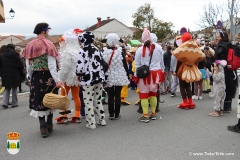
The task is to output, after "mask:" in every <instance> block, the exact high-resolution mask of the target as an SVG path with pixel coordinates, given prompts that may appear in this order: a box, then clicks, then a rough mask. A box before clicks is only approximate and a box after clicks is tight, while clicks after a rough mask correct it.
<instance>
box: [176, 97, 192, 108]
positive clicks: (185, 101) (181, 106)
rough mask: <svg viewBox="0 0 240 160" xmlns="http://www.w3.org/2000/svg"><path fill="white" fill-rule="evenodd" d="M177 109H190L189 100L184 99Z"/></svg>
mask: <svg viewBox="0 0 240 160" xmlns="http://www.w3.org/2000/svg"><path fill="white" fill-rule="evenodd" d="M177 107H178V108H181V109H189V104H188V100H187V99H183V102H182V103H180V104H179V105H178V106H177Z"/></svg>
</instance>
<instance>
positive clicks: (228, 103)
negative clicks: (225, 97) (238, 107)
mask: <svg viewBox="0 0 240 160" xmlns="http://www.w3.org/2000/svg"><path fill="white" fill-rule="evenodd" d="M231 110H232V101H224V106H223V112H224V113H230V112H231Z"/></svg>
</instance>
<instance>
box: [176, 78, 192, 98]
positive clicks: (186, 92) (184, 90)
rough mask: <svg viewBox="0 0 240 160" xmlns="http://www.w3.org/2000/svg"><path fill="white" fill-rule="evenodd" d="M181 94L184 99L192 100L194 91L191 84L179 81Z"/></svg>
mask: <svg viewBox="0 0 240 160" xmlns="http://www.w3.org/2000/svg"><path fill="white" fill-rule="evenodd" d="M179 86H180V92H181V95H182V98H183V99H186V98H192V91H191V86H190V83H187V82H186V81H183V80H181V79H179Z"/></svg>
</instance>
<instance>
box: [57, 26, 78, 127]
mask: <svg viewBox="0 0 240 160" xmlns="http://www.w3.org/2000/svg"><path fill="white" fill-rule="evenodd" d="M80 32H82V31H81V30H79V29H70V30H68V31H66V32H65V33H64V34H63V36H62V38H61V40H62V41H61V42H60V50H61V55H60V57H61V60H60V71H59V72H58V73H59V78H60V80H61V81H62V82H64V87H65V89H66V93H64V92H65V90H64V89H61V95H65V94H66V95H67V94H68V92H69V90H70V89H71V93H72V97H73V100H74V106H75V115H74V116H73V117H71V118H70V121H71V122H75V123H81V120H80V106H81V103H80V98H79V92H80V82H79V80H78V76H76V66H75V65H73V64H76V62H77V55H78V52H79V50H80V45H79V43H78V34H79V33H80ZM60 113H61V114H63V116H60V117H57V118H56V119H55V120H57V123H58V124H62V123H67V122H68V117H67V113H66V111H62V112H60Z"/></svg>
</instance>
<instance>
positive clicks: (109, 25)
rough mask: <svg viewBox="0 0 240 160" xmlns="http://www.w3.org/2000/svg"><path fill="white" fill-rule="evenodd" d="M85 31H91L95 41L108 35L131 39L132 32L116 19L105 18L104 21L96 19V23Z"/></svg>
mask: <svg viewBox="0 0 240 160" xmlns="http://www.w3.org/2000/svg"><path fill="white" fill-rule="evenodd" d="M85 31H91V32H93V34H94V35H95V38H97V39H103V38H104V37H105V36H106V35H107V34H108V33H116V34H117V35H119V37H132V36H133V33H134V30H133V29H132V28H130V27H128V26H126V25H125V24H123V23H122V22H120V21H118V20H117V19H115V18H113V19H110V17H107V19H106V20H102V19H101V18H100V17H98V18H97V23H96V24H94V25H93V26H91V27H89V28H87V29H85Z"/></svg>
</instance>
